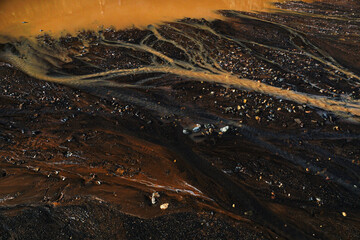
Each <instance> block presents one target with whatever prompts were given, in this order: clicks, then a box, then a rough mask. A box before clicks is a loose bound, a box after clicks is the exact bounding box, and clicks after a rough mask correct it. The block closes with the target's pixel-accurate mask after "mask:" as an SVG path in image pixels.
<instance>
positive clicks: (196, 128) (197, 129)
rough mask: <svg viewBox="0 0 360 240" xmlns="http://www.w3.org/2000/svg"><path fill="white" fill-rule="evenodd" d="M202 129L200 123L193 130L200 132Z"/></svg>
mask: <svg viewBox="0 0 360 240" xmlns="http://www.w3.org/2000/svg"><path fill="white" fill-rule="evenodd" d="M200 130H201V125H200V124H196V127H194V128H193V130H192V131H193V132H194V133H198V132H200Z"/></svg>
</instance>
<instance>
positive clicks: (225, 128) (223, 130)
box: [220, 126, 230, 133]
mask: <svg viewBox="0 0 360 240" xmlns="http://www.w3.org/2000/svg"><path fill="white" fill-rule="evenodd" d="M229 128H230V127H229V126H225V127H222V128H220V132H222V133H225V132H227V131H228V130H229Z"/></svg>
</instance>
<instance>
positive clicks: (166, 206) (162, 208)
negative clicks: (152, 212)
mask: <svg viewBox="0 0 360 240" xmlns="http://www.w3.org/2000/svg"><path fill="white" fill-rule="evenodd" d="M168 207H169V204H168V203H164V204H161V205H160V209H161V210H165V209H167V208H168Z"/></svg>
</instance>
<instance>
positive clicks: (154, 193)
mask: <svg viewBox="0 0 360 240" xmlns="http://www.w3.org/2000/svg"><path fill="white" fill-rule="evenodd" d="M158 197H160V194H159V193H158V192H153V193H152V195H151V204H153V205H154V204H156V198H158Z"/></svg>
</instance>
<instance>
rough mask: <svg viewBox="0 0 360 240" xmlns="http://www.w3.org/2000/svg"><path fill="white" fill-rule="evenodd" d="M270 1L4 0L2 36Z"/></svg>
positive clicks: (209, 12) (203, 14)
mask: <svg viewBox="0 0 360 240" xmlns="http://www.w3.org/2000/svg"><path fill="white" fill-rule="evenodd" d="M272 7H273V6H272V5H271V3H270V1H269V0H199V1H192V0H179V1H168V0H156V1H155V0H139V1H132V0H61V1H57V0H49V1H41V0H34V1H20V0H15V1H2V2H1V3H0V35H10V36H15V37H19V36H30V35H38V34H40V33H42V32H49V33H52V34H59V33H61V32H63V31H64V30H66V31H67V32H70V33H73V32H74V31H77V30H82V29H97V28H99V27H100V26H105V27H108V26H114V27H116V28H117V29H120V28H125V27H131V26H134V25H135V26H137V27H141V26H146V25H148V24H154V23H160V22H162V21H172V20H175V19H180V18H183V17H190V18H210V19H212V18H219V17H220V16H219V15H217V14H216V13H215V12H214V11H215V10H219V9H231V10H239V11H264V10H268V9H270V8H272Z"/></svg>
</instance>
